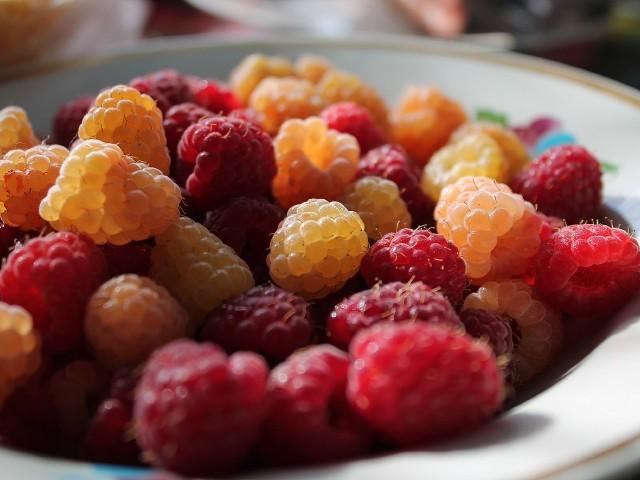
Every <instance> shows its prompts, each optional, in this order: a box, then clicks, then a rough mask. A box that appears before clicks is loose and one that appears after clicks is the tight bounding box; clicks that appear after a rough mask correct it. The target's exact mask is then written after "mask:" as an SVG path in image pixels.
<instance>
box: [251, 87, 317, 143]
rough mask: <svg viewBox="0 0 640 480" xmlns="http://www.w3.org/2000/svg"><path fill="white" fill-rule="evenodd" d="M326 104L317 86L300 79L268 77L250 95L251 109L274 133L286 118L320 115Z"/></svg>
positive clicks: (265, 126) (270, 131)
mask: <svg viewBox="0 0 640 480" xmlns="http://www.w3.org/2000/svg"><path fill="white" fill-rule="evenodd" d="M323 106H324V102H323V100H322V97H320V96H319V95H318V93H317V92H316V88H315V86H314V85H313V84H312V83H310V82H307V81H306V80H302V79H300V78H277V77H269V78H265V79H264V80H262V81H261V82H260V83H259V84H258V86H257V87H256V88H255V90H254V91H253V93H251V97H249V108H251V109H252V110H253V111H255V112H256V113H257V116H258V119H259V120H260V124H261V125H262V126H263V128H264V129H265V130H266V131H267V132H268V133H270V134H271V135H275V134H276V133H278V130H279V129H280V126H281V125H282V124H283V123H284V122H285V121H286V120H288V119H290V118H307V117H311V116H313V115H317V114H318V113H320V111H321V110H322V107H323Z"/></svg>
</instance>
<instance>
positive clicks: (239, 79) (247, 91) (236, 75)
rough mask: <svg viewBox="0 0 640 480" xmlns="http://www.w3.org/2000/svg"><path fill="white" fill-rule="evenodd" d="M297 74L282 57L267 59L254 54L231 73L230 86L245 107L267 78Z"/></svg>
mask: <svg viewBox="0 0 640 480" xmlns="http://www.w3.org/2000/svg"><path fill="white" fill-rule="evenodd" d="M295 76H296V72H295V70H294V68H293V65H292V64H291V62H290V61H289V60H287V59H286V58H282V57H267V56H265V55H261V54H259V53H254V54H253V55H249V56H248V57H245V58H244V59H243V60H242V61H241V62H240V63H239V64H238V65H237V66H236V68H234V69H233V71H232V72H231V76H230V77H229V86H230V87H231V90H232V91H233V93H234V94H235V95H236V97H237V98H238V100H240V102H242V104H243V105H247V103H248V102H249V97H250V96H251V93H252V92H253V90H254V89H255V88H256V87H257V86H258V84H259V83H260V82H261V81H262V80H263V79H265V78H267V77H295Z"/></svg>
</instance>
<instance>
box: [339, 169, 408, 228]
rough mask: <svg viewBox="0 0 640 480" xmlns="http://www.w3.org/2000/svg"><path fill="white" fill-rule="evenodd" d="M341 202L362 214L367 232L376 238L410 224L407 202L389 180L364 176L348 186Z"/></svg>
mask: <svg viewBox="0 0 640 480" xmlns="http://www.w3.org/2000/svg"><path fill="white" fill-rule="evenodd" d="M342 203H343V204H344V206H345V207H347V208H348V209H349V210H353V211H354V212H357V213H358V215H360V218H362V221H363V222H364V229H365V231H366V232H367V235H369V238H373V239H374V240H377V239H379V238H381V237H382V236H383V235H385V234H387V233H390V232H396V231H398V229H401V228H407V227H410V226H411V215H409V212H408V211H407V205H406V204H405V203H404V201H403V200H402V198H401V197H400V191H399V190H398V187H397V186H396V184H395V183H393V182H392V181H390V180H385V179H384V178H380V177H362V178H361V179H360V180H357V181H356V182H355V183H352V184H351V185H350V186H349V187H348V188H347V190H346V192H345V193H344V196H343V197H342Z"/></svg>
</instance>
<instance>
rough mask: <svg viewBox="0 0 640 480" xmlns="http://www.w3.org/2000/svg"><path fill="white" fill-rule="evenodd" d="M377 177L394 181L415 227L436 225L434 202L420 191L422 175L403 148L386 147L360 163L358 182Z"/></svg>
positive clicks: (367, 156)
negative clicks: (361, 179) (370, 176)
mask: <svg viewBox="0 0 640 480" xmlns="http://www.w3.org/2000/svg"><path fill="white" fill-rule="evenodd" d="M369 175H375V176H378V177H383V178H386V179H387V180H391V181H392V182H394V183H395V184H396V185H398V188H399V189H400V195H401V196H402V199H403V200H404V202H405V203H406V204H407V208H408V209H409V213H410V214H411V218H413V223H414V225H423V224H430V223H433V207H434V205H433V202H432V201H431V200H430V199H429V198H428V197H427V196H426V195H425V194H424V192H423V191H422V188H421V187H420V172H419V170H418V169H417V167H415V166H414V165H413V164H412V163H411V160H409V157H408V156H407V154H406V152H405V151H404V150H403V148H402V147H400V146H399V145H383V146H381V147H378V148H376V149H374V150H371V151H370V152H369V153H368V154H367V155H365V156H364V157H363V158H361V159H360V164H359V165H358V174H357V178H361V177H366V176H369Z"/></svg>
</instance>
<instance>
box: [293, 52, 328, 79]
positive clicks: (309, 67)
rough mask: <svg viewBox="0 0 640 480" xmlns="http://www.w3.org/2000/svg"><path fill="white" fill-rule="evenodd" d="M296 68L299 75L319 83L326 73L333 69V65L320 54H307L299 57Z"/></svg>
mask: <svg viewBox="0 0 640 480" xmlns="http://www.w3.org/2000/svg"><path fill="white" fill-rule="evenodd" d="M295 68H296V73H297V74H298V76H299V77H301V78H304V79H305V80H309V81H310V82H311V83H318V82H319V81H320V79H321V78H322V77H323V75H324V74H325V73H327V72H328V71H329V70H331V69H333V65H331V62H329V60H327V59H326V58H324V57H321V56H320V55H310V54H307V55H301V56H299V57H298V60H296V65H295Z"/></svg>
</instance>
